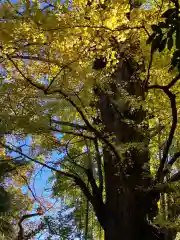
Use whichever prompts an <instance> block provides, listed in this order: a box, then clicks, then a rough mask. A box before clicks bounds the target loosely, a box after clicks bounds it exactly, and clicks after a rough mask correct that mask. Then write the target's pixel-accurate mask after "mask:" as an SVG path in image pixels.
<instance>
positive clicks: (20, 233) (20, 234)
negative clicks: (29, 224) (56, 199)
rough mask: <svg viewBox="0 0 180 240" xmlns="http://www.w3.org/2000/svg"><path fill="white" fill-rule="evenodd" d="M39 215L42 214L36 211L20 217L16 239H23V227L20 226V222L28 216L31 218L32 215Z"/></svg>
mask: <svg viewBox="0 0 180 240" xmlns="http://www.w3.org/2000/svg"><path fill="white" fill-rule="evenodd" d="M40 215H42V214H41V213H38V212H37V213H32V214H26V215H24V216H22V217H21V219H20V220H19V222H18V226H19V233H18V237H17V240H24V229H23V226H22V222H23V221H24V220H26V219H28V218H32V217H36V216H40Z"/></svg>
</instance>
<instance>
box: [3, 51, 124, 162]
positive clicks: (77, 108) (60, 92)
mask: <svg viewBox="0 0 180 240" xmlns="http://www.w3.org/2000/svg"><path fill="white" fill-rule="evenodd" d="M6 56H7V58H8V59H9V61H11V63H12V64H13V65H14V67H15V68H16V69H17V71H18V72H19V73H20V75H21V76H22V77H23V78H24V79H25V80H26V81H27V82H29V83H30V84H31V85H32V86H33V87H35V88H36V89H39V90H42V91H43V92H44V94H46V95H51V94H53V93H59V94H60V95H62V96H63V97H64V99H65V100H67V101H68V102H69V103H71V105H72V106H73V107H74V108H75V109H76V110H77V112H78V113H79V114H80V116H81V118H82V119H83V121H84V122H85V124H86V126H87V128H88V129H89V131H91V132H94V133H95V135H96V137H97V138H99V139H100V140H101V141H102V142H104V143H105V144H106V145H107V147H108V148H109V149H110V150H111V151H112V152H113V153H114V155H115V156H116V158H117V159H119V160H120V156H119V154H118V152H117V150H116V148H115V146H114V145H113V144H112V143H110V142H109V141H108V140H107V139H106V138H105V137H104V136H102V134H101V133H100V132H99V131H98V130H97V129H96V128H94V127H93V126H92V125H91V124H90V122H89V121H88V120H87V118H86V117H85V115H84V113H83V111H82V110H81V109H80V107H78V106H77V105H76V104H75V102H74V101H73V100H72V99H71V98H70V97H69V96H68V95H67V94H66V93H64V92H63V91H62V90H61V89H55V90H47V88H45V86H44V85H43V84H41V83H35V82H33V81H32V79H30V78H28V77H26V76H25V74H24V73H23V72H22V71H21V70H20V69H19V67H18V66H17V64H16V63H15V62H14V61H13V60H12V59H11V57H10V56H9V55H8V54H6Z"/></svg>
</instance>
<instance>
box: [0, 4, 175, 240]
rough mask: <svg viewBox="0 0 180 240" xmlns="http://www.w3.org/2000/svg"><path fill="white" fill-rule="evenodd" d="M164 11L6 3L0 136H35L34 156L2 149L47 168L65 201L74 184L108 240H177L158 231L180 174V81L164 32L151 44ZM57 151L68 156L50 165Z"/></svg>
mask: <svg viewBox="0 0 180 240" xmlns="http://www.w3.org/2000/svg"><path fill="white" fill-rule="evenodd" d="M168 4H169V2H163V3H162V4H160V6H159V3H157V4H154V5H153V4H152V6H151V9H147V7H142V6H141V8H140V7H139V4H138V7H137V6H136V4H133V3H132V2H130V4H129V1H127V2H121V1H120V2H118V3H117V2H114V1H109V2H107V1H103V2H99V1H88V2H86V1H80V0H79V1H78V0H76V1H71V2H66V3H60V2H59V1H49V2H46V1H38V0H35V1H33V2H30V1H28V0H27V1H19V2H18V3H14V4H13V3H12V2H10V1H7V2H5V3H2V4H1V13H0V14H1V22H0V25H1V30H0V40H1V46H0V48H1V59H2V63H1V65H2V86H1V95H2V97H1V100H0V101H1V104H2V105H3V106H4V108H3V109H2V113H1V115H2V121H1V125H0V129H2V131H4V132H6V133H9V134H13V133H14V132H15V133H16V134H17V133H18V134H20V135H22V136H26V135H30V136H31V137H32V155H31V156H30V155H27V154H26V153H24V152H23V151H22V150H21V149H18V148H17V147H16V146H12V145H10V144H8V143H1V144H2V145H3V146H4V147H6V149H8V150H10V151H14V152H16V153H18V154H19V155H21V156H23V157H24V158H25V159H28V160H31V161H32V162H35V163H39V164H41V165H42V166H43V167H47V168H49V169H51V170H52V171H53V172H54V173H55V177H56V183H55V187H57V186H58V189H59V190H58V191H59V192H61V194H62V193H63V194H64V196H68V197H69V198H70V197H71V198H72V194H73V193H72V189H75V188H77V186H78V187H79V189H78V190H81V191H82V193H83V194H84V196H85V197H86V201H87V202H88V203H90V204H91V206H92V208H93V210H94V213H95V215H96V218H97V220H98V222H99V224H100V225H101V227H102V228H103V230H104V236H105V239H106V240H109V239H114V240H116V239H117V240H118V239H122V240H124V239H126V240H132V239H147V240H148V239H151V240H153V239H154V240H155V239H162V240H164V239H167V237H168V238H169V239H174V238H175V236H176V232H177V230H178V229H177V228H176V227H173V229H172V227H171V228H169V227H167V226H166V227H164V228H160V227H158V226H157V225H155V224H153V220H154V218H155V217H157V214H158V204H157V203H158V202H159V201H160V200H161V207H163V206H164V205H166V206H167V205H168V202H169V201H167V196H169V198H168V199H171V200H172V199H173V198H172V195H173V193H171V192H174V191H175V190H176V188H175V187H176V186H178V185H175V187H174V185H173V183H174V182H176V180H178V176H179V172H178V164H177V165H176V164H175V163H176V160H177V159H178V158H179V156H180V155H179V152H175V145H176V144H177V146H178V143H179V135H178V131H179V126H178V109H179V101H178V97H179V95H178V92H177V91H178V82H177V81H178V80H179V75H178V77H177V70H174V72H168V66H167V63H168V62H170V59H171V54H172V52H171V51H170V52H169V51H168V50H167V49H166V50H165V52H164V54H163V55H160V54H158V53H154V50H155V49H157V47H156V46H154V45H155V44H157V42H161V40H162V36H161V35H162V34H161V33H159V32H158V33H156V34H154V35H153V37H156V41H155V42H153V45H152V48H151V51H150V47H149V46H147V45H146V40H147V38H148V37H149V36H150V35H151V34H150V33H149V32H150V31H151V29H150V26H151V25H152V24H153V23H154V24H156V23H157V22H158V18H159V16H160V14H161V12H163V11H165V10H167V8H168V7H169V6H168ZM173 4H174V3H173V2H172V3H170V7H171V5H173ZM127 14H128V15H127ZM153 19H154V20H153ZM152 26H153V27H152V30H155V31H156V30H157V27H155V25H152ZM158 31H159V28H158ZM152 40H153V39H152V37H151V39H150V40H149V42H151V41H152ZM168 41H170V40H168ZM163 44H164V42H163ZM163 46H164V45H163ZM158 48H159V47H158ZM164 48H165V47H164ZM164 48H163V47H162V46H161V48H160V50H161V49H164ZM152 49H153V51H152ZM170 50H171V49H170ZM152 53H153V54H152ZM160 98H161V99H162V102H163V105H162V102H161V101H160V100H159V99H160ZM20 103H21V104H20ZM158 121H159V122H158ZM55 133H56V134H57V133H58V134H59V135H60V137H59V135H55ZM59 138H60V139H59ZM173 147H174V148H173ZM177 149H178V147H177ZM52 151H59V152H60V154H63V159H62V156H61V158H60V159H56V161H55V160H54V161H49V159H47V158H48V156H49V154H50V153H51V152H52ZM158 153H159V156H158ZM175 165H176V171H177V173H175V174H173V172H172V171H171V170H169V169H171V168H173V166H175ZM169 167H170V168H169ZM67 190H69V191H67ZM78 190H77V191H78ZM165 194H166V195H165ZM164 196H166V200H165V204H164V203H163V202H162V200H163V197H164ZM72 199H73V198H72ZM168 210H169V209H168ZM166 215H168V213H167V214H166ZM174 216H175V215H174ZM177 216H179V214H176V217H177ZM168 218H169V217H168Z"/></svg>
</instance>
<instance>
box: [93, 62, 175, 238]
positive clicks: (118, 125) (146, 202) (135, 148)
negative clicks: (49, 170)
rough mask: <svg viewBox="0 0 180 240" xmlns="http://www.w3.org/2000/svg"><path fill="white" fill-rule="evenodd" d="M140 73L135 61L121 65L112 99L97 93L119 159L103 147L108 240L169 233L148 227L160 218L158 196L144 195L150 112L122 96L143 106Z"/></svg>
mask: <svg viewBox="0 0 180 240" xmlns="http://www.w3.org/2000/svg"><path fill="white" fill-rule="evenodd" d="M138 70H139V69H138V65H137V64H136V63H135V62H133V60H132V59H128V60H127V61H125V60H123V61H121V62H120V63H119V68H118V70H117V72H116V74H115V75H114V77H113V80H112V83H111V86H110V89H109V90H110V91H109V92H111V94H109V93H108V92H107V91H106V90H103V89H102V88H101V87H97V88H96V94H97V95H98V97H99V103H98V108H99V110H100V113H101V121H102V124H103V125H104V126H105V127H104V132H105V133H106V134H108V135H109V136H112V138H113V141H114V143H115V144H116V147H117V148H118V149H119V152H120V156H121V157H120V159H117V157H116V156H115V155H114V154H113V153H112V151H111V150H109V149H108V148H107V146H104V149H103V155H104V174H105V188H106V189H105V192H106V201H105V210H104V211H105V213H104V212H103V214H104V218H105V219H104V226H103V228H104V231H105V240H136V239H137V240H141V239H142V240H166V237H165V235H166V234H164V233H163V232H162V231H160V230H159V229H158V228H157V227H156V226H152V225H151V224H150V223H149V220H152V219H153V217H154V216H156V214H157V201H158V199H159V195H158V194H157V193H153V192H151V193H150V194H147V193H144V192H143V191H141V190H140V189H147V187H150V185H151V184H152V182H153V178H152V176H151V174H150V171H149V151H148V144H149V137H148V124H147V120H146V119H147V117H148V113H147V112H145V111H144V110H143V108H142V107H137V106H136V102H135V103H134V106H132V105H131V104H130V103H129V102H128V101H127V99H126V98H125V97H124V95H123V94H124V93H123V92H122V91H121V90H122V89H123V90H125V91H126V92H127V93H128V94H129V95H131V96H132V97H133V98H134V99H137V98H138V97H140V98H141V101H143V99H144V98H145V97H144V94H145V90H144V89H143V84H142V81H141V80H140V79H139V77H138V74H137V72H138ZM137 101H138V100H137ZM116 102H117V103H121V104H116ZM133 108H134V109H133ZM171 239H174V238H171ZM169 240H170V238H169Z"/></svg>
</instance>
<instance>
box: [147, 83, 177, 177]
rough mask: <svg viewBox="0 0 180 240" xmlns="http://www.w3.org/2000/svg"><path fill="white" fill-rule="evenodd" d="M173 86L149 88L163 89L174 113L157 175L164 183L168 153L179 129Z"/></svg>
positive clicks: (151, 87)
mask: <svg viewBox="0 0 180 240" xmlns="http://www.w3.org/2000/svg"><path fill="white" fill-rule="evenodd" d="M171 86H172V83H171V84H170V85H169V86H168V85H167V86H160V85H152V86H149V87H148V89H153V88H155V89H161V90H163V91H164V93H165V94H166V95H167V96H168V98H169V100H170V104H171V111H172V124H171V129H170V132H169V136H168V138H167V141H166V145H165V147H164V150H163V156H162V159H161V162H160V165H159V169H158V171H157V175H156V180H157V181H162V180H163V178H164V174H163V168H164V165H165V162H166V160H167V157H168V152H169V149H170V147H171V144H172V140H173V137H174V133H175V130H176V127H177V107H176V96H175V94H173V93H172V92H171V91H170V90H169V87H171Z"/></svg>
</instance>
